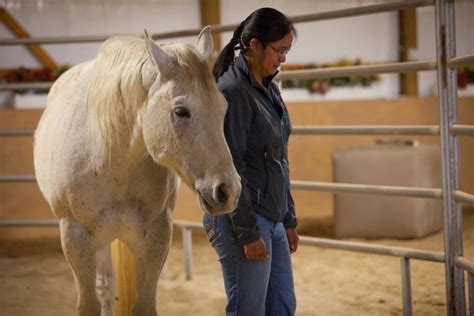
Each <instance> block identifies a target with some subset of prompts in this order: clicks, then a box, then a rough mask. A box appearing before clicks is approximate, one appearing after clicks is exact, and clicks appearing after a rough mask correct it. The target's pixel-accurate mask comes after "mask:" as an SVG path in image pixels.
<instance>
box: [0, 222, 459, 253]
mask: <svg viewBox="0 0 474 316" xmlns="http://www.w3.org/2000/svg"><path fill="white" fill-rule="evenodd" d="M58 225H59V221H58V220H35V221H27V220H24V221H22V220H9V221H6V220H1V221H0V227H11V226H16V227H31V226H39V227H46V226H49V227H57V226H58ZM173 225H174V226H175V227H176V228H180V229H193V230H200V231H202V230H203V227H202V225H201V224H200V223H198V222H190V221H173ZM300 242H301V244H303V245H308V246H319V247H324V248H332V249H341V250H350V251H356V252H365V253H373V254H379V255H387V256H396V257H405V258H412V259H419V260H429V261H435V262H444V254H443V253H439V252H433V251H425V250H418V249H409V248H401V247H393V246H384V245H368V244H365V243H358V242H349V241H340V240H333V239H326V238H315V237H307V236H300ZM463 262H464V261H463Z"/></svg>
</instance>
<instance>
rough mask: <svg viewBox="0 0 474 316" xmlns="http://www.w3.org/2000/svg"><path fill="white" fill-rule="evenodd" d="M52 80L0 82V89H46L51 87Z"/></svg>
mask: <svg viewBox="0 0 474 316" xmlns="http://www.w3.org/2000/svg"><path fill="white" fill-rule="evenodd" d="M53 83H54V82H27V83H26V82H25V83H2V84H0V91H2V90H17V91H24V90H47V89H49V88H51V86H52V85H53Z"/></svg>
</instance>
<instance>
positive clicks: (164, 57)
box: [145, 30, 174, 77]
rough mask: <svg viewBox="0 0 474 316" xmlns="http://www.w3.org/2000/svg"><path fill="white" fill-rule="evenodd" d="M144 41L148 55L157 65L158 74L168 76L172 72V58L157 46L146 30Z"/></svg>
mask: <svg viewBox="0 0 474 316" xmlns="http://www.w3.org/2000/svg"><path fill="white" fill-rule="evenodd" d="M145 43H146V50H147V52H148V56H149V57H150V59H151V60H152V61H153V63H154V64H155V65H156V67H158V70H159V71H160V74H161V75H162V76H165V77H168V75H171V74H173V71H174V67H173V66H174V62H173V58H172V57H171V56H169V55H168V54H166V53H165V51H164V50H163V49H161V48H160V46H158V45H157V44H156V43H155V42H154V41H153V39H152V38H151V36H150V35H149V34H148V32H147V31H146V30H145Z"/></svg>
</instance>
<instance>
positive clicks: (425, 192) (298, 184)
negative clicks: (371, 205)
mask: <svg viewBox="0 0 474 316" xmlns="http://www.w3.org/2000/svg"><path fill="white" fill-rule="evenodd" d="M291 188H292V189H299V190H316V191H327V192H348V193H370V194H382V195H398V196H409V197H422V198H431V199H441V198H442V196H443V192H442V190H441V189H429V188H415V187H401V186H385V185H369V184H352V183H333V182H311V181H291Z"/></svg>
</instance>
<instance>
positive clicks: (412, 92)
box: [399, 8, 418, 96]
mask: <svg viewBox="0 0 474 316" xmlns="http://www.w3.org/2000/svg"><path fill="white" fill-rule="evenodd" d="M399 21H400V22H399V23H400V24H399V25H400V26H399V27H400V30H399V31H400V61H402V62H404V61H410V56H409V52H410V49H413V48H416V47H417V34H416V31H417V26H416V23H417V20H416V8H409V9H405V10H401V11H399ZM400 92H401V94H403V95H407V96H418V74H417V73H416V72H413V73H403V74H400Z"/></svg>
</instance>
